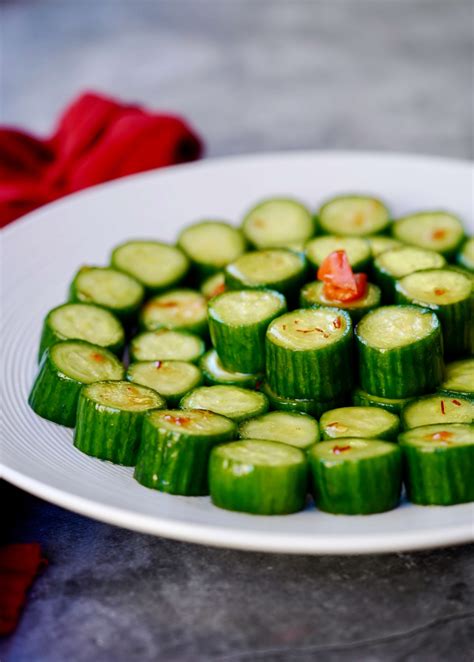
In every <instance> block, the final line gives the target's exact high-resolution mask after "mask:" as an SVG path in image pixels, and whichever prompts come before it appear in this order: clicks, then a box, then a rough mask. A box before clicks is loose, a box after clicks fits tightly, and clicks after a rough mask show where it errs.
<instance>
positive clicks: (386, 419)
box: [319, 407, 400, 440]
mask: <svg viewBox="0 0 474 662" xmlns="http://www.w3.org/2000/svg"><path fill="white" fill-rule="evenodd" d="M319 425H320V429H321V435H322V437H323V439H337V438H340V437H362V438H366V439H385V440H393V439H396V437H397V434H398V431H399V428H400V419H399V418H398V416H397V415H396V414H393V413H391V412H389V411H385V410H384V409H380V408H377V407H340V408H338V409H332V410H330V411H327V412H325V413H324V414H323V415H322V416H321V420H320V422H319Z"/></svg>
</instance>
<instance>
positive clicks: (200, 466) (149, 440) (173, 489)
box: [134, 416, 237, 496]
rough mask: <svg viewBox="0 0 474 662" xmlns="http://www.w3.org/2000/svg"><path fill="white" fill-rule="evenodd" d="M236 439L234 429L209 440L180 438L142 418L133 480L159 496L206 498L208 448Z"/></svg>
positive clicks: (207, 491)
mask: <svg viewBox="0 0 474 662" xmlns="http://www.w3.org/2000/svg"><path fill="white" fill-rule="evenodd" d="M236 435H237V426H236V425H234V426H233V428H232V429H231V430H230V431H229V433H226V434H220V435H214V436H212V437H203V436H202V435H201V436H193V435H183V434H182V433H178V432H172V431H171V430H165V429H164V428H163V429H160V428H158V427H156V426H155V425H153V424H152V423H151V422H150V420H149V419H148V417H147V416H145V420H144V423H143V428H142V436H141V444H140V450H139V453H138V458H137V463H136V467H135V473H134V478H135V480H137V481H138V482H139V483H140V484H141V485H144V486H145V487H149V488H152V489H155V490H159V491H160V492H167V493H169V494H180V495H183V496H205V495H207V494H209V484H208V464H209V455H210V453H211V450H212V448H213V447H214V446H215V445H216V444H221V443H224V442H227V441H232V440H233V439H235V437H236ZM154 476H156V478H154Z"/></svg>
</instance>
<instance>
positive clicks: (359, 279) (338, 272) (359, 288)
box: [317, 251, 367, 302]
mask: <svg viewBox="0 0 474 662" xmlns="http://www.w3.org/2000/svg"><path fill="white" fill-rule="evenodd" d="M317 277H318V279H319V280H322V281H323V283H324V286H323V293H324V296H325V297H326V298H327V299H329V300H331V301H341V302H344V301H347V302H349V301H356V300H357V299H361V298H362V297H364V296H365V293H366V291H367V274H354V273H353V271H352V268H351V265H350V264H349V260H348V258H347V255H346V251H334V252H333V253H330V254H329V255H328V256H327V258H326V259H325V260H324V261H323V263H322V264H321V266H320V267H319V269H318V273H317Z"/></svg>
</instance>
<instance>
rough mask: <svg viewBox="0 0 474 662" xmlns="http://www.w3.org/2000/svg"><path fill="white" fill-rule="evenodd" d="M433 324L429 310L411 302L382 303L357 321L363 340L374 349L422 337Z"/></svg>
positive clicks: (430, 330)
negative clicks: (421, 308)
mask: <svg viewBox="0 0 474 662" xmlns="http://www.w3.org/2000/svg"><path fill="white" fill-rule="evenodd" d="M435 326H436V321H435V319H434V316H433V314H426V313H425V312H423V311H422V310H420V309H419V308H417V307H415V306H383V307H381V308H378V309H377V310H374V311H372V312H371V313H370V315H367V316H366V317H364V318H363V319H362V320H361V322H360V323H359V324H358V325H357V334H358V336H359V337H360V339H361V340H362V341H363V342H366V343H367V344H368V345H370V346H371V347H375V348H377V349H386V350H390V349H395V348H398V347H404V346H405V345H410V344H411V343H414V342H417V341H418V340H422V339H423V338H426V336H428V335H429V334H430V333H431V332H432V331H433V328H435Z"/></svg>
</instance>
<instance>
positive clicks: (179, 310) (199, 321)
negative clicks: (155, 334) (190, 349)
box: [140, 289, 208, 335]
mask: <svg viewBox="0 0 474 662" xmlns="http://www.w3.org/2000/svg"><path fill="white" fill-rule="evenodd" d="M140 324H141V326H142V327H143V328H144V329H145V330H146V331H155V330H156V329H161V328H165V329H172V330H174V331H190V332H191V333H197V334H198V335H206V334H207V331H208V327H207V301H206V299H205V298H204V297H203V296H202V294H200V293H199V292H196V291H195V290H190V289H180V290H170V291H169V292H166V293H165V294H160V295H159V296H157V297H154V298H153V299H150V300H149V301H147V303H146V304H145V305H144V306H143V308H142V311H141V313H140Z"/></svg>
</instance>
